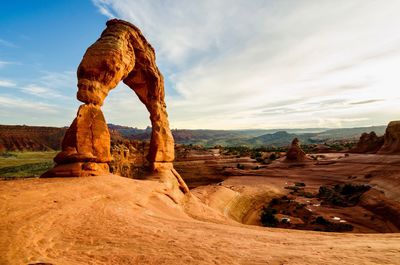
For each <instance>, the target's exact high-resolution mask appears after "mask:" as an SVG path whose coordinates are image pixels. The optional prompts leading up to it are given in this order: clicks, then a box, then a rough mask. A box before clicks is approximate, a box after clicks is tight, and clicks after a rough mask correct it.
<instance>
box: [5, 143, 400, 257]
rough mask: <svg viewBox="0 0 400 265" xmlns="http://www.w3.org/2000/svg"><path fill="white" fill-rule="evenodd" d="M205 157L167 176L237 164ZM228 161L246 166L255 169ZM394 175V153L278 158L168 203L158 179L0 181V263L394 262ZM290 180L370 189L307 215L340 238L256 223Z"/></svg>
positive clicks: (398, 240) (399, 247) (398, 245)
mask: <svg viewBox="0 0 400 265" xmlns="http://www.w3.org/2000/svg"><path fill="white" fill-rule="evenodd" d="M208 155H211V157H214V161H215V162H214V163H211V164H212V165H211V167H210V159H207V157H209V156H207V153H204V154H203V155H202V156H201V155H199V154H197V155H196V156H195V155H193V156H192V158H191V159H187V160H190V161H186V162H185V161H181V162H176V168H178V169H179V168H181V169H182V172H183V173H182V176H183V177H184V176H185V174H187V173H189V172H190V171H195V170H196V168H197V169H198V170H200V171H208V172H211V173H210V174H209V175H208V176H209V178H212V174H213V173H212V172H214V171H212V170H211V169H212V168H213V167H214V168H215V167H217V168H218V166H219V164H220V165H222V164H223V165H225V167H226V165H229V163H228V162H229V161H230V162H231V163H232V164H233V165H236V164H235V163H237V159H239V158H232V157H231V158H226V157H225V158H224V157H218V154H215V150H214V151H210V152H209V154H208ZM240 159H241V161H242V163H243V164H245V166H246V167H247V166H248V168H252V167H253V165H254V163H255V162H254V160H251V159H250V158H240ZM196 161H197V162H196ZM246 161H247V164H246ZM185 163H186V167H185ZM193 165H197V166H196V167H193ZM399 167H400V156H396V155H365V154H350V155H348V156H345V154H325V155H322V156H321V158H320V159H318V160H316V161H315V160H308V161H306V162H304V163H302V164H293V163H286V162H285V161H283V160H282V159H278V160H277V161H275V162H273V163H271V164H269V165H267V166H266V167H264V168H260V169H258V170H254V169H246V168H245V169H237V168H235V166H232V168H229V167H228V168H225V170H226V171H228V172H230V173H229V174H228V175H227V174H226V173H225V174H224V175H221V176H218V175H216V176H215V178H216V179H218V182H215V183H213V184H209V185H198V186H197V187H195V188H193V189H192V190H191V194H190V195H186V197H185V199H184V201H183V202H179V203H177V202H176V201H174V200H173V199H171V197H170V196H169V194H168V191H167V189H166V188H165V186H164V184H163V183H161V182H159V181H151V180H135V179H129V178H123V177H120V176H117V175H103V176H97V177H86V178H55V179H21V180H8V181H2V183H1V185H0V212H1V215H2V216H1V218H0V235H1V236H0V246H1V248H0V264H338V263H340V264H400V234H399V233H393V232H398V230H399V224H398V217H399V215H396V214H398V213H399V211H398V210H399V209H400V208H398V207H399V205H400V201H399V198H400V196H399V195H400V194H399V193H400V192H399V191H400V188H399V185H400V179H399V178H400V170H399ZM185 168H186V171H185V170H184V169H185ZM210 168H211V169H210ZM210 170H211V171H210ZM185 172H186V173H185ZM349 176H350V178H349ZM299 181H301V182H304V183H305V184H306V186H305V188H306V190H308V191H310V192H315V191H316V190H317V189H318V187H319V186H320V185H322V184H335V183H343V182H350V181H351V182H357V183H366V184H369V185H371V186H372V187H373V188H372V189H371V190H370V191H368V192H366V193H364V194H363V195H362V197H361V199H360V204H359V205H357V206H355V207H348V208H330V207H322V206H319V207H316V206H312V205H311V204H310V205H308V206H307V207H309V208H310V209H311V210H313V211H317V212H318V214H321V215H324V216H325V217H326V218H330V217H332V216H335V217H340V218H342V220H344V219H345V220H346V221H347V222H349V223H351V224H353V225H354V231H352V232H346V233H332V232H330V233H328V232H316V231H302V230H294V229H281V228H267V227H262V226H260V223H259V222H260V221H259V213H260V210H261V208H262V206H263V205H265V203H267V202H268V201H270V200H271V199H272V198H274V197H277V196H282V195H284V194H288V193H289V192H290V190H288V189H285V187H286V186H288V185H290V184H291V183H294V182H299ZM296 200H303V201H304V200H306V199H304V198H301V196H299V197H298V198H296ZM311 200H316V199H315V198H312V199H311ZM312 203H313V204H315V203H314V202H312ZM382 209H383V210H382ZM385 213H388V215H389V213H392V215H393V214H394V216H385ZM370 216H374V217H375V218H374V219H373V221H371V218H370ZM377 232H384V233H377Z"/></svg>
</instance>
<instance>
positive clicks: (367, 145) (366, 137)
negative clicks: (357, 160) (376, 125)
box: [351, 131, 384, 154]
mask: <svg viewBox="0 0 400 265" xmlns="http://www.w3.org/2000/svg"><path fill="white" fill-rule="evenodd" d="M383 142H384V139H383V136H377V135H376V133H375V132H374V131H372V132H370V133H363V134H362V135H361V137H360V140H359V141H358V142H357V145H356V146H355V147H354V148H353V149H351V152H352V153H362V154H375V153H376V152H378V151H379V149H381V147H382V145H383Z"/></svg>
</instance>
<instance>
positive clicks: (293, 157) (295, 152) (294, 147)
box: [286, 138, 307, 162]
mask: <svg viewBox="0 0 400 265" xmlns="http://www.w3.org/2000/svg"><path fill="white" fill-rule="evenodd" d="M306 159H307V157H306V153H305V152H304V151H303V150H302V149H301V147H300V142H299V139H297V138H294V139H293V141H292V144H291V145H290V147H289V150H288V151H287V153H286V161H293V162H299V161H304V160H306Z"/></svg>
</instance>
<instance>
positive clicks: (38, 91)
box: [21, 84, 66, 99]
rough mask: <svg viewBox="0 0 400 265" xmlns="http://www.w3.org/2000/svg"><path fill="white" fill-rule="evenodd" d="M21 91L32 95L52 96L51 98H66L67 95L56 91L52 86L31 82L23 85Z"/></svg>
mask: <svg viewBox="0 0 400 265" xmlns="http://www.w3.org/2000/svg"><path fill="white" fill-rule="evenodd" d="M21 91H22V92H24V93H26V94H30V95H33V96H37V97H41V98H50V99H51V98H66V97H65V96H63V95H61V94H59V93H58V92H57V91H55V90H53V89H51V88H47V87H43V86H39V85H36V84H29V85H27V86H25V87H22V88H21Z"/></svg>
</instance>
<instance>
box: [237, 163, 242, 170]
mask: <svg viewBox="0 0 400 265" xmlns="http://www.w3.org/2000/svg"><path fill="white" fill-rule="evenodd" d="M236 168H237V169H244V165H243V164H239V163H238V164H237V165H236Z"/></svg>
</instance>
